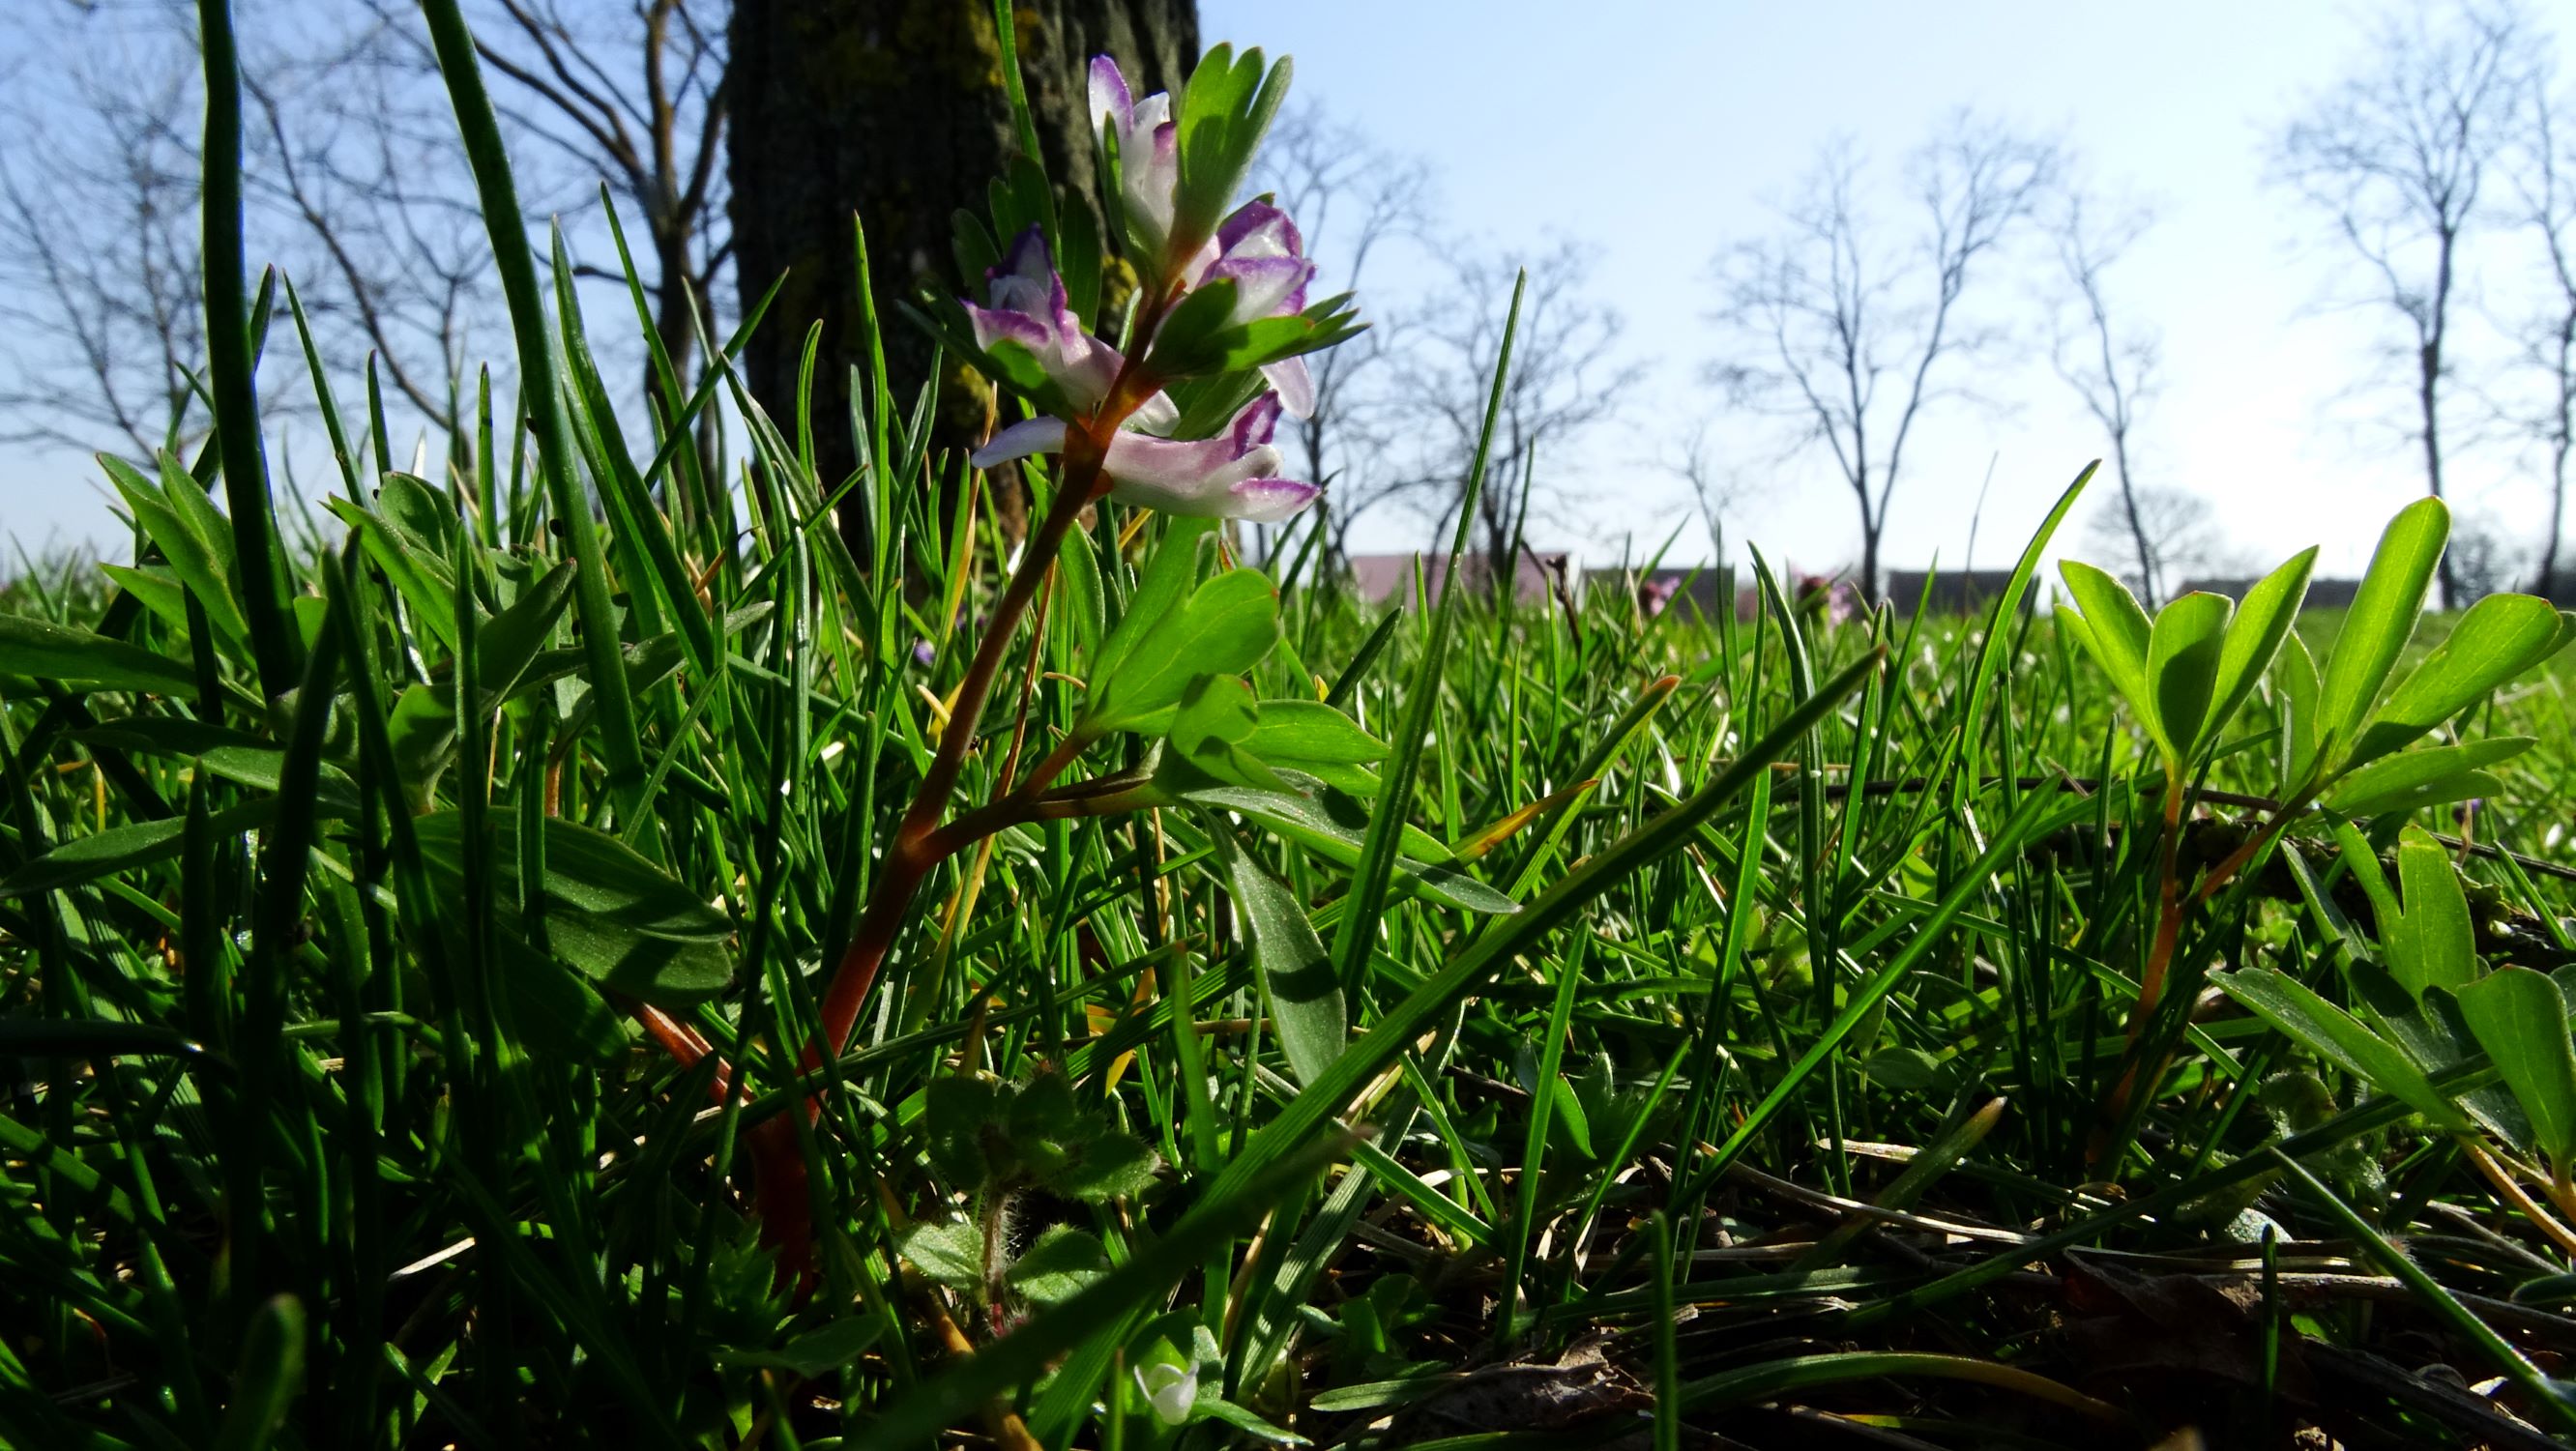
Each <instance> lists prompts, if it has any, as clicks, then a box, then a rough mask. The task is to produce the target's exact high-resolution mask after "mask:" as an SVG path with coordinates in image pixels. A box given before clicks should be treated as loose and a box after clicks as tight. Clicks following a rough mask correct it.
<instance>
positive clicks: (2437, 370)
mask: <svg viewBox="0 0 2576 1451" xmlns="http://www.w3.org/2000/svg"><path fill="white" fill-rule="evenodd" d="M2441 381H2442V345H2441V344H2440V343H2428V344H2426V345H2425V347H2424V351H2423V356H2422V373H2421V375H2420V376H2419V378H2418V380H2417V389H2416V395H2415V398H2416V404H2417V406H2418V407H2420V408H2421V409H2422V410H2423V419H2424V480H2425V487H2426V488H2427V489H2428V490H2429V491H2430V492H2431V494H2432V495H2433V497H2434V498H2436V499H2438V498H2441V497H2442V427H2441V407H2442V402H2441V392H2440V389H2441ZM2434 593H2436V594H2437V595H2439V596H2440V598H2439V599H2437V600H2436V601H2435V603H2436V604H2437V605H2438V606H2439V607H2440V608H2442V609H2446V610H2448V609H2455V608H2457V607H2458V603H2459V600H2458V591H2457V586H2456V585H2455V583H2454V582H2453V579H2452V576H2451V551H2449V550H2447V549H2445V550H2443V551H2442V562H2441V564H2440V565H2439V567H2437V568H2436V569H2435V570H2434Z"/></svg>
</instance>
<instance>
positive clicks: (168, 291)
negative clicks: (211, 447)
mask: <svg viewBox="0 0 2576 1451" xmlns="http://www.w3.org/2000/svg"><path fill="white" fill-rule="evenodd" d="M153 38H154V37H152V36H150V35H148V34H147V35H127V34H124V33H118V34H115V35H112V36H109V37H107V39H106V41H105V42H104V43H102V44H101V45H100V46H98V47H97V48H96V49H93V50H86V51H81V50H76V51H72V52H70V53H69V54H67V55H64V57H63V59H64V62H65V63H64V64H63V65H62V66H61V68H60V69H58V70H55V71H52V72H51V73H50V76H49V77H46V78H40V77H35V76H23V77H21V78H20V79H19V80H18V82H17V84H15V85H13V86H12V88H11V92H12V96H11V103H10V104H7V105H6V110H5V112H0V124H6V125H8V126H9V127H10V129H11V130H12V131H13V132H14V133H15V134H17V135H19V136H34V135H37V134H39V132H38V130H37V129H36V124H35V123H36V120H37V115H36V112H37V111H38V109H39V108H41V110H42V111H43V112H47V113H50V116H51V119H52V121H53V123H54V124H53V125H52V126H50V127H48V128H46V130H47V131H48V132H50V133H51V134H52V135H53V136H54V137H56V138H57V139H55V140H53V141H51V142H49V144H46V145H41V146H24V147H10V148H7V149H6V150H0V322H5V323H6V325H7V327H8V329H9V332H10V334H11V338H12V349H11V351H12V354H13V356H12V357H11V358H10V360H9V361H10V366H9V368H8V370H7V371H6V372H5V373H0V438H6V439H8V440H9V441H11V442H39V443H52V444H60V445H64V446H68V447H72V448H95V447H98V446H99V445H101V444H103V443H112V444H113V445H114V446H116V447H119V448H127V449H131V450H133V451H134V452H135V453H137V454H139V455H144V456H149V455H150V453H151V452H152V450H154V449H155V448H158V447H160V446H161V444H162V443H163V441H164V440H165V438H166V437H167V436H168V435H169V434H170V433H171V432H172V430H173V429H174V428H176V427H178V426H179V424H178V422H177V420H179V419H180V418H181V417H183V416H184V415H185V413H186V412H187V411H188V410H189V403H190V393H191V389H192V387H193V386H194V385H193V381H192V380H193V375H194V370H195V369H196V368H198V367H199V366H200V365H201V360H202V359H203V358H204V356H205V348H204V339H205V312H204V308H203V305H202V303H201V301H200V287H199V284H200V280H201V277H202V272H201V270H200V267H199V263H198V243H197V218H196V197H197V173H198V166H197V151H196V142H195V140H194V139H193V137H192V136H191V135H190V133H189V131H188V128H187V125H186V123H185V116H186V113H187V109H188V106H189V103H190V101H191V99H192V98H193V95H194V84H195V82H194V79H193V72H192V70H191V69H190V66H189V64H188V60H187V58H186V57H184V56H182V55H179V54H175V53H172V52H170V51H168V50H166V49H164V48H161V47H157V46H155V45H153V44H151V43H150V42H151V41H152V39H153ZM40 81H42V83H41V84H40Z"/></svg>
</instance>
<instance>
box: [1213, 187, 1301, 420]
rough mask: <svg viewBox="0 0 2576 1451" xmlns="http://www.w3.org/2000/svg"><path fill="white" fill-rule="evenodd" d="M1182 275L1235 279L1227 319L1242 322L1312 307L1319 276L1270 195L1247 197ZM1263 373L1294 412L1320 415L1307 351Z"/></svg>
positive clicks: (1269, 366) (1267, 367) (1292, 224)
mask: <svg viewBox="0 0 2576 1451" xmlns="http://www.w3.org/2000/svg"><path fill="white" fill-rule="evenodd" d="M1182 280H1183V281H1184V282H1186V283H1188V285H1190V286H1191V287H1204V286H1206V285H1208V284H1209V283H1212V282H1231V283H1233V284H1234V288H1235V293H1234V311H1233V312H1232V313H1231V314H1229V315H1228V318H1227V321H1229V322H1231V323H1234V324H1236V325H1238V326H1240V325H1241V324H1244V323H1248V322H1257V321H1259V320H1260V319H1262V318H1267V317H1292V316H1294V315H1296V314H1297V313H1300V312H1303V311H1305V310H1306V284H1308V283H1310V282H1312V281H1314V280H1315V264H1314V263H1313V262H1311V261H1309V260H1307V257H1306V240H1305V238H1304V237H1302V236H1300V235H1299V234H1298V232H1297V223H1296V222H1295V221H1293V220H1291V219H1290V218H1289V216H1288V214H1287V213H1286V212H1283V211H1281V210H1280V209H1279V208H1277V207H1275V206H1272V205H1271V204H1270V203H1268V202H1266V201H1253V202H1246V203H1244V204H1243V205H1242V206H1241V207H1238V208H1236V209H1235V212H1234V215H1232V216H1230V217H1227V218H1226V219H1225V221H1224V223H1223V224H1222V225H1220V226H1219V227H1218V228H1217V232H1216V236H1215V237H1213V238H1211V239H1210V240H1209V242H1208V244H1207V246H1205V247H1204V248H1201V249H1200V251H1199V255H1198V256H1196V257H1194V258H1192V259H1191V260H1190V265H1189V267H1188V268H1187V269H1185V270H1184V272H1183V273H1182ZM1261 376H1263V377H1264V378H1267V379H1269V380H1270V386H1271V387H1273V388H1276V389H1278V390H1279V401H1280V403H1281V405H1282V406H1284V407H1285V408H1286V409H1287V410H1288V412H1289V414H1290V416H1292V417H1296V418H1312V417H1314V416H1315V380H1314V377H1313V375H1312V374H1310V373H1308V372H1307V371H1306V360H1305V359H1304V358H1302V357H1294V358H1282V359H1280V360H1279V361H1277V362H1275V363H1266V364H1264V365H1262V369H1261Z"/></svg>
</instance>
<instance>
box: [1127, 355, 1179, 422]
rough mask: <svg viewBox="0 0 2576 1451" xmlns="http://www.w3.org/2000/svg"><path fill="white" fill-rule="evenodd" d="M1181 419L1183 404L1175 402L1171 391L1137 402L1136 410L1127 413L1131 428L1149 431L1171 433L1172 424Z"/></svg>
mask: <svg viewBox="0 0 2576 1451" xmlns="http://www.w3.org/2000/svg"><path fill="white" fill-rule="evenodd" d="M1111 356H1113V357H1114V356H1116V355H1115V354H1112V355H1111ZM1180 421H1181V405H1179V404H1177V403H1174V402H1173V401H1172V395H1171V394H1169V393H1157V394H1155V395H1154V396H1153V397H1151V398H1148V399H1146V400H1145V401H1144V402H1142V403H1139V404H1137V405H1136V411H1135V412H1133V413H1130V414H1128V415H1127V426H1128V427H1129V428H1141V429H1143V430H1144V431H1145V432H1147V433H1156V434H1160V433H1169V432H1171V429H1172V425H1173V424H1175V423H1178V422H1180Z"/></svg>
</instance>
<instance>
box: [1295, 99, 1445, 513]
mask: <svg viewBox="0 0 2576 1451" xmlns="http://www.w3.org/2000/svg"><path fill="white" fill-rule="evenodd" d="M1253 184H1254V186H1255V188H1256V189H1258V190H1261V191H1265V192H1270V193H1273V194H1275V195H1276V196H1277V198H1278V202H1279V205H1280V206H1281V207H1283V208H1284V209H1286V211H1287V212H1288V213H1289V215H1291V216H1293V217H1295V218H1296V219H1297V224H1298V226H1299V227H1300V228H1301V229H1302V230H1303V232H1304V235H1305V242H1306V254H1307V255H1308V256H1310V257H1313V258H1315V259H1316V260H1317V263H1318V265H1319V266H1321V267H1323V268H1324V269H1326V270H1325V271H1324V272H1323V273H1322V274H1321V275H1320V276H1319V277H1318V279H1317V281H1316V284H1315V288H1314V289H1313V290H1314V291H1316V292H1318V293H1325V292H1356V291H1358V290H1359V289H1360V288H1361V287H1362V286H1363V285H1364V283H1365V281H1366V278H1367V273H1368V267H1369V263H1370V262H1371V261H1372V260H1375V259H1376V258H1377V257H1378V256H1380V255H1381V254H1382V252H1383V250H1384V249H1385V248H1386V247H1387V246H1389V245H1390V244H1393V243H1396V242H1399V241H1401V240H1403V239H1405V238H1408V237H1415V236H1419V235H1420V234H1421V232H1422V230H1423V228H1424V227H1425V225H1426V224H1427V222H1428V221H1429V209H1430V199H1431V189H1432V188H1431V170H1430V168H1429V166H1427V165H1426V164H1424V163H1423V162H1422V160H1421V159H1420V158H1418V157H1410V156H1400V155H1396V154H1394V153H1392V152H1389V151H1387V150H1386V149H1385V148H1384V147H1382V146H1379V145H1378V144H1377V143H1376V142H1374V141H1372V140H1371V139H1370V138H1369V137H1368V136H1367V135H1366V134H1364V133H1362V132H1360V131H1359V130H1358V129H1356V128H1354V127H1352V126H1349V125H1346V124H1343V123H1341V122H1338V121H1335V120H1334V119H1333V118H1332V117H1331V116H1329V115H1327V114H1326V113H1325V112H1324V110H1323V109H1322V108H1321V107H1320V106H1317V105H1315V104H1313V103H1311V102H1301V103H1296V104H1293V105H1291V106H1290V107H1289V108H1288V109H1287V110H1286V111H1285V112H1284V113H1282V114H1281V116H1280V117H1279V119H1278V121H1277V122H1276V123H1274V124H1273V125H1272V126H1271V128H1270V137H1269V140H1268V141H1267V142H1266V143H1265V144H1264V145H1263V147H1262V155H1261V163H1260V170H1259V172H1258V173H1257V174H1256V176H1255V177H1254V182H1253ZM1403 342H1404V333H1403V330H1402V328H1401V326H1400V324H1399V323H1397V322H1396V321H1393V320H1391V319H1390V318H1389V317H1388V316H1387V315H1386V314H1384V313H1383V312H1382V311H1381V312H1378V313H1376V315H1374V316H1373V317H1372V319H1371V322H1370V326H1369V329H1368V331H1366V332H1363V333H1361V334H1360V335H1359V336H1358V337H1356V338H1353V339H1351V340H1350V341H1348V342H1346V343H1344V344H1342V345H1341V346H1340V347H1337V348H1328V349H1326V350H1325V351H1324V352H1322V353H1319V354H1317V355H1316V356H1314V357H1313V358H1311V359H1309V360H1308V361H1309V366H1310V367H1311V368H1312V370H1313V373H1314V378H1315V414H1314V416H1313V417H1312V418H1307V419H1302V420H1296V421H1295V422H1294V425H1293V431H1294V434H1295V438H1296V442H1297V448H1298V452H1299V454H1300V456H1301V458H1300V462H1301V465H1302V467H1303V469H1304V475H1303V476H1304V477H1306V478H1309V479H1313V480H1315V481H1316V482H1318V483H1322V484H1326V485H1328V486H1330V487H1331V490H1332V492H1330V493H1329V494H1327V495H1326V498H1327V500H1328V501H1329V504H1330V506H1331V507H1332V510H1333V512H1332V516H1331V518H1332V528H1333V532H1334V535H1335V537H1334V539H1333V540H1332V546H1333V552H1334V556H1335V558H1336V559H1344V558H1347V556H1346V555H1345V554H1344V552H1343V549H1342V547H1341V546H1342V543H1343V541H1344V540H1346V539H1347V538H1348V535H1349V530H1350V527H1351V525H1352V524H1353V523H1355V522H1356V521H1357V520H1358V517H1359V515H1360V514H1361V513H1362V512H1364V511H1365V510H1366V508H1367V506H1368V504H1369V503H1370V502H1372V501H1376V500H1380V499H1383V498H1384V497H1385V496H1386V494H1385V483H1386V481H1385V479H1384V477H1383V476H1382V471H1383V469H1384V468H1385V465H1386V461H1387V459H1388V457H1389V454H1390V452H1391V448H1392V445H1393V443H1394V441H1395V439H1394V430H1393V429H1392V427H1391V426H1390V425H1391V422H1392V418H1393V414H1394V412H1395V408H1396V405H1397V403H1398V402H1399V396H1398V393H1397V391H1396V390H1395V389H1394V388H1393V387H1392V386H1391V385H1390V384H1389V382H1388V380H1387V373H1388V363H1389V361H1390V360H1391V359H1394V358H1396V357H1397V356H1398V355H1399V352H1400V349H1401V348H1402V346H1403Z"/></svg>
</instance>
